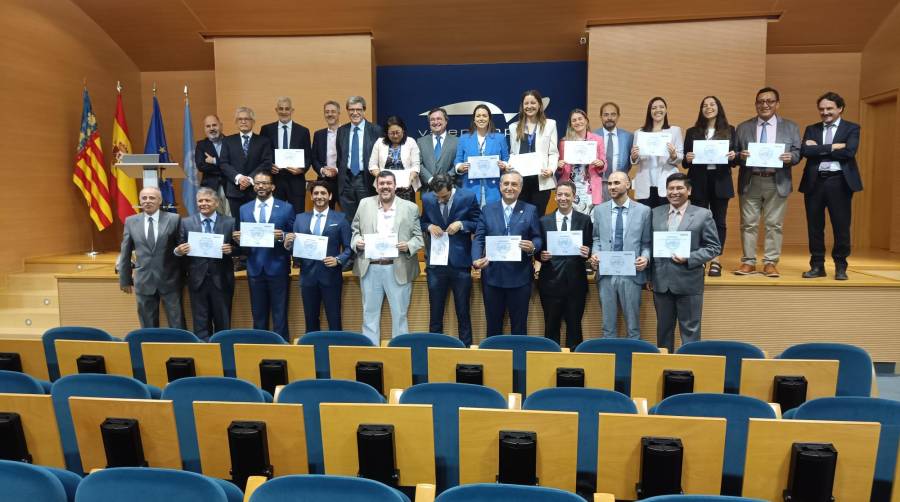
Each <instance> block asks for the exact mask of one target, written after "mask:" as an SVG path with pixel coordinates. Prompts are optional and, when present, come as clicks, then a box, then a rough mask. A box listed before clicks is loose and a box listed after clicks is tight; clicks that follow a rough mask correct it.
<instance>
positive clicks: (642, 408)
mask: <svg viewBox="0 0 900 502" xmlns="http://www.w3.org/2000/svg"><path fill="white" fill-rule="evenodd" d="M631 402H633V403H634V405H635V406H636V407H637V410H638V415H647V414H648V413H650V412H649V411H648V409H647V398H645V397H633V398H631Z"/></svg>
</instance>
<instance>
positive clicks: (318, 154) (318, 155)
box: [312, 127, 337, 178]
mask: <svg viewBox="0 0 900 502" xmlns="http://www.w3.org/2000/svg"><path fill="white" fill-rule="evenodd" d="M327 163H328V128H327V127H326V128H324V129H319V130H318V131H316V132H315V133H314V134H313V142H312V167H313V169H314V170H315V171H316V174H318V175H319V177H320V178H321V177H322V168H323V167H325V165H326V164H327ZM335 167H337V166H335Z"/></svg>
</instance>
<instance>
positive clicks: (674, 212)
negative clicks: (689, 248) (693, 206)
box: [667, 201, 691, 232]
mask: <svg viewBox="0 0 900 502" xmlns="http://www.w3.org/2000/svg"><path fill="white" fill-rule="evenodd" d="M690 203H691V202H690V201H688V202H685V203H684V204H683V205H682V206H681V207H679V208H677V209H676V208H675V206H673V205H672V204H669V212H668V215H669V216H668V219H667V222H668V225H669V231H670V232H674V231H676V230H678V227H680V226H681V222H682V221H684V213H685V211H687V208H688V205H689V204H690ZM673 220H674V221H673ZM676 221H677V222H678V224H677V225H676V224H675V222H676ZM673 226H674V227H675V228H672V227H673Z"/></svg>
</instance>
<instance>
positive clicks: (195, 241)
mask: <svg viewBox="0 0 900 502" xmlns="http://www.w3.org/2000/svg"><path fill="white" fill-rule="evenodd" d="M187 243H188V244H189V245H190V246H191V250H190V251H188V254H187V255H188V256H193V257H195V258H221V257H222V244H224V243H225V236H224V235H222V234H205V233H203V232H188V241H187Z"/></svg>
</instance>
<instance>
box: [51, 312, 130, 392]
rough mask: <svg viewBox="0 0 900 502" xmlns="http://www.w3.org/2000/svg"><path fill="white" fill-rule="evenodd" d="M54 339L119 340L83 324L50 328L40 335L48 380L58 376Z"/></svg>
mask: <svg viewBox="0 0 900 502" xmlns="http://www.w3.org/2000/svg"><path fill="white" fill-rule="evenodd" d="M56 340H93V341H96V342H120V341H121V340H119V339H118V338H116V337H114V336H112V335H110V334H109V333H107V332H106V331H103V330H102V329H98V328H88V327H84V326H60V327H58V328H50V329H48V330H47V331H45V332H44V334H43V336H41V341H43V342H44V356H45V357H46V358H47V371H49V373H50V381H51V382H53V381H56V379H58V378H59V362H58V361H57V359H56V345H55V344H54V342H55V341H56Z"/></svg>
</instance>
